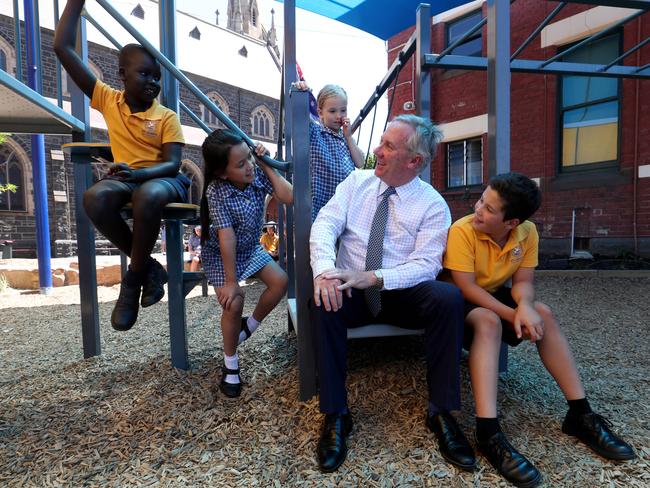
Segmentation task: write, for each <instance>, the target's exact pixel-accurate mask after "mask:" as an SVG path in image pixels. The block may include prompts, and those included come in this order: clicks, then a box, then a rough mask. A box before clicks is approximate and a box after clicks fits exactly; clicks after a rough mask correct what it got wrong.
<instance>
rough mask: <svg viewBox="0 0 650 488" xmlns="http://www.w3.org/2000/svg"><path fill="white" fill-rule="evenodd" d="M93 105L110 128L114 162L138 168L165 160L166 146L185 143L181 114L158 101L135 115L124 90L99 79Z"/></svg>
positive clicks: (94, 92)
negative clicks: (112, 86)
mask: <svg viewBox="0 0 650 488" xmlns="http://www.w3.org/2000/svg"><path fill="white" fill-rule="evenodd" d="M90 106H91V107H92V108H94V109H97V110H99V111H100V112H101V113H102V115H103V116H104V120H106V125H107V126H108V137H109V139H110V142H111V151H112V152H113V161H115V162H116V163H127V164H128V165H129V166H131V167H132V168H134V169H138V168H148V167H149V166H152V165H154V164H156V163H159V162H160V161H162V146H163V144H166V143H168V142H178V143H181V144H184V143H185V140H184V139H183V130H182V129H181V123H180V121H179V119H178V115H176V112H174V111H173V110H170V109H168V108H167V107H164V106H162V105H160V104H159V103H158V101H157V100H154V101H153V103H152V104H151V107H149V109H147V111H146V112H138V113H135V114H133V113H131V109H130V108H129V106H128V105H127V104H126V101H125V100H124V91H119V90H115V89H114V88H111V87H110V86H108V85H107V84H106V83H104V82H102V81H99V80H97V83H95V88H94V90H93V97H92V100H91V101H90Z"/></svg>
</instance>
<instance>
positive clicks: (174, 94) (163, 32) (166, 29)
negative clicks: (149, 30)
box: [158, 0, 179, 113]
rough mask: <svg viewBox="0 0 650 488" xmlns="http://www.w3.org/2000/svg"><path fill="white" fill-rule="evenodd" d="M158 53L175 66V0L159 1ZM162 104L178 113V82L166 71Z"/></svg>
mask: <svg viewBox="0 0 650 488" xmlns="http://www.w3.org/2000/svg"><path fill="white" fill-rule="evenodd" d="M158 17H159V22H160V52H161V53H162V54H163V55H164V56H165V57H166V58H167V59H169V61H170V62H171V63H173V64H176V0H160V3H159V7H158ZM161 101H162V104H163V105H164V106H165V107H167V108H169V109H171V110H173V111H174V112H176V113H179V112H178V110H179V106H178V81H177V80H176V78H174V77H173V76H172V74H171V73H170V72H169V71H168V70H162V100H161Z"/></svg>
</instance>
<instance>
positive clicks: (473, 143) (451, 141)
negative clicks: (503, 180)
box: [388, 0, 650, 256]
mask: <svg viewBox="0 0 650 488" xmlns="http://www.w3.org/2000/svg"><path fill="white" fill-rule="evenodd" d="M556 5H557V2H549V1H539V0H518V1H517V2H514V3H513V4H512V6H511V33H512V34H511V47H512V50H513V51H514V50H515V49H516V48H517V47H518V46H519V45H521V44H522V43H523V41H524V40H525V39H526V38H527V37H528V35H529V34H530V33H531V32H532V31H533V30H534V29H535V28H536V27H537V26H538V25H539V24H540V22H541V21H542V20H543V19H544V18H545V17H546V16H547V15H548V14H549V13H550V12H551V11H552V10H553V9H554V8H555V7H556ZM633 12H634V11H631V10H628V9H620V8H613V7H589V6H587V5H584V4H582V5H581V4H569V5H568V6H566V7H565V8H564V9H563V10H562V11H561V12H560V14H559V15H558V16H557V17H555V18H554V19H553V21H552V22H551V23H550V24H549V25H548V26H546V27H545V28H544V30H543V31H542V32H541V34H540V35H539V36H537V38H536V39H535V40H534V41H533V42H532V43H531V44H530V45H529V46H528V47H527V48H526V49H525V50H524V51H523V53H521V54H520V55H519V56H518V57H519V58H520V59H548V58H550V57H551V56H553V55H555V54H556V53H558V52H561V51H562V50H564V49H566V48H567V47H568V46H571V45H573V44H575V43H576V42H578V41H580V40H581V39H583V38H585V37H587V36H588V35H590V34H593V33H595V32H599V31H601V30H603V29H605V28H606V27H608V26H610V25H612V24H613V23H615V22H617V21H618V20H621V19H623V18H625V17H627V16H629V15H630V14H631V13H633ZM486 15H487V12H486V4H485V2H483V1H480V0H479V1H474V2H470V3H468V4H466V5H464V6H462V7H459V8H457V9H454V10H451V11H448V12H445V13H443V14H440V15H437V16H435V17H434V19H433V22H432V28H431V43H432V46H431V50H430V51H429V52H431V53H439V52H441V51H442V50H443V49H444V48H445V47H446V46H448V45H449V44H450V43H451V42H453V41H454V40H455V39H457V38H459V37H460V36H461V35H462V34H464V33H465V32H466V31H468V30H469V29H470V28H471V27H472V26H474V25H475V24H476V23H478V22H479V21H480V20H481V17H485V16H486ZM412 32H413V28H411V29H407V30H406V31H404V32H402V33H400V34H398V35H396V36H395V37H393V38H392V39H390V40H389V42H388V65H389V66H390V64H391V63H392V62H393V60H394V59H395V57H396V56H397V54H398V53H399V51H400V49H401V47H402V46H403V44H404V43H405V42H406V41H407V40H408V38H409V36H410V35H411V33H412ZM485 36H486V27H484V28H483V30H482V32H479V33H478V34H477V35H476V36H474V37H471V38H470V39H468V40H467V41H466V42H465V43H464V44H462V45H460V46H459V47H457V48H456V49H455V50H454V52H453V54H462V55H478V56H480V55H483V56H485V55H486V52H487V50H486V49H487V48H486V38H485ZM648 36H650V16H648V15H647V14H646V15H642V16H640V17H637V18H636V19H635V20H633V21H631V22H629V23H627V24H625V25H624V26H623V27H622V28H620V29H618V30H615V31H614V32H613V33H611V34H610V35H607V36H605V37H604V38H603V39H601V40H599V41H597V42H594V43H592V44H590V45H587V46H585V47H583V48H580V49H579V50H577V51H575V52H574V53H572V54H571V55H569V56H570V57H566V58H565V59H566V60H568V61H574V62H585V63H599V64H607V63H609V62H610V61H613V60H614V59H615V58H616V57H618V55H619V54H622V53H624V52H626V51H627V50H628V49H630V48H631V47H633V46H635V45H636V44H638V43H639V42H640V41H642V40H643V39H646V38H648ZM623 63H624V64H629V65H634V66H645V65H647V64H648V63H650V46H648V45H646V46H645V47H643V48H641V49H640V50H638V51H637V52H636V53H634V54H631V55H630V56H628V57H627V58H625V60H624V61H623ZM414 73H415V69H414V65H413V60H411V61H410V62H409V63H408V65H407V66H406V67H405V69H404V70H403V71H402V73H401V75H400V77H399V80H398V85H397V87H396V93H395V100H394V103H393V113H392V114H391V115H396V114H398V113H408V112H409V111H410V112H413V111H414V110H415V108H414V101H415V92H414V85H413V83H412V81H413V78H414ZM486 88H487V73H486V72H485V71H461V70H442V69H436V70H433V71H432V90H431V117H432V119H433V120H434V121H436V122H437V123H439V124H440V125H441V126H442V129H443V131H444V143H443V144H441V149H440V151H439V154H438V157H437V158H436V159H435V161H434V162H433V163H432V167H431V171H432V178H431V181H432V182H433V184H434V186H435V187H436V188H438V189H439V190H440V191H441V193H442V195H443V196H444V197H445V198H446V199H447V201H448V202H449V205H450V207H451V209H452V214H453V218H454V219H456V218H459V217H461V216H462V215H465V214H467V213H469V212H470V211H471V206H472V205H473V203H474V202H475V201H476V199H477V198H478V196H479V195H480V193H481V192H482V188H483V185H484V184H485V183H486V182H487V179H488V175H487V174H486V173H487V164H486V163H487V154H488V152H487V98H486V91H487V90H486ZM649 93H650V81H648V80H635V79H622V80H619V79H616V78H602V77H591V78H588V77H576V76H555V75H540V74H520V73H513V74H512V81H511V126H510V127H511V168H512V170H513V171H519V172H522V173H525V174H527V175H528V176H530V177H531V178H535V179H536V180H537V181H538V182H539V184H540V186H541V189H542V191H543V205H542V208H541V209H540V210H539V211H538V212H537V214H536V215H535V216H534V218H533V220H534V221H535V223H536V224H537V226H538V230H539V232H540V236H541V239H542V244H541V246H542V252H545V253H547V254H562V255H568V254H569V252H570V251H571V248H572V241H571V236H572V227H574V233H573V235H574V237H575V238H574V241H573V247H574V249H579V250H586V251H589V252H591V253H592V254H604V255H611V256H616V255H621V254H623V253H626V252H637V253H638V254H641V255H644V256H649V255H650V96H648V94H649ZM391 96H392V89H391V90H389V92H388V97H389V98H390V97H391ZM574 215H575V219H574ZM574 222H575V223H574Z"/></svg>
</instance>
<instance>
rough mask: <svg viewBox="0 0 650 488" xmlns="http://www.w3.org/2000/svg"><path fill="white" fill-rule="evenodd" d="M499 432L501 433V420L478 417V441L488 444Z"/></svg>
mask: <svg viewBox="0 0 650 488" xmlns="http://www.w3.org/2000/svg"><path fill="white" fill-rule="evenodd" d="M497 432H501V426H500V425H499V419H497V418H486V417H476V439H477V440H478V441H479V442H487V440H488V439H489V438H490V437H492V436H493V435H494V434H496V433H497Z"/></svg>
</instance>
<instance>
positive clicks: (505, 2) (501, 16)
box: [487, 0, 510, 176]
mask: <svg viewBox="0 0 650 488" xmlns="http://www.w3.org/2000/svg"><path fill="white" fill-rule="evenodd" d="M487 6H488V15H487V19H488V29H487V51H488V53H487V54H488V61H487V63H488V69H487V71H488V93H487V95H488V176H494V175H497V174H502V173H507V172H508V171H510V0H488V1H487Z"/></svg>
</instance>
